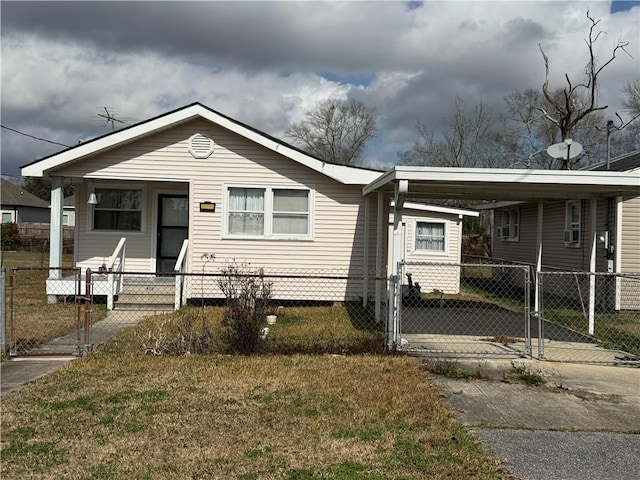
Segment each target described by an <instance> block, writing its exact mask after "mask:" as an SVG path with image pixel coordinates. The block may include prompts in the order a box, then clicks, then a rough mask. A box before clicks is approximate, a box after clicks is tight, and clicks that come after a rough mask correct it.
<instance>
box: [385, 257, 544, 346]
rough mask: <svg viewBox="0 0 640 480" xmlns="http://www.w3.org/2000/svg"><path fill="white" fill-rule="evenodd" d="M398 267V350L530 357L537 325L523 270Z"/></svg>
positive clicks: (444, 265) (478, 266)
mask: <svg viewBox="0 0 640 480" xmlns="http://www.w3.org/2000/svg"><path fill="white" fill-rule="evenodd" d="M399 267H400V268H399V274H398V283H401V284H400V285H396V292H397V297H396V298H397V299H398V301H397V304H398V309H399V315H398V324H399V334H400V340H399V345H398V347H399V348H400V349H401V350H403V351H410V352H412V353H438V354H452V355H457V356H460V355H479V354H480V355H497V356H502V355H510V356H514V357H529V356H531V338H532V335H533V336H535V335H537V323H536V322H534V325H532V324H531V312H530V299H531V276H530V270H529V267H528V266H522V265H503V264H472V263H464V264H462V263H458V264H452V263H435V262H401V263H400V264H399ZM398 289H399V290H398Z"/></svg>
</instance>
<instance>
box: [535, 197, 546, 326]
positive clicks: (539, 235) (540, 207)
mask: <svg viewBox="0 0 640 480" xmlns="http://www.w3.org/2000/svg"><path fill="white" fill-rule="evenodd" d="M543 212H544V203H543V200H538V230H537V233H536V241H537V244H538V246H537V253H536V278H535V280H534V281H535V292H534V295H535V298H534V303H535V305H534V311H535V313H536V315H540V295H541V294H542V292H541V291H540V272H542V216H543Z"/></svg>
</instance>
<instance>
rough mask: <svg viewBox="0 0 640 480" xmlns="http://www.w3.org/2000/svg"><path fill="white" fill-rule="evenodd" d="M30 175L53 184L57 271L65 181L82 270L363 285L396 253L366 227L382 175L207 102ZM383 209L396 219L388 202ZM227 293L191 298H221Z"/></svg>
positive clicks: (322, 296) (355, 293)
mask: <svg viewBox="0 0 640 480" xmlns="http://www.w3.org/2000/svg"><path fill="white" fill-rule="evenodd" d="M22 173H23V175H24V176H36V177H39V176H47V177H50V178H51V180H52V197H51V198H52V201H51V206H52V209H51V223H52V238H51V258H50V264H51V265H52V266H56V265H59V264H60V263H59V262H60V259H59V257H58V255H59V248H58V244H59V242H60V241H59V239H58V237H57V232H58V229H59V227H60V225H61V224H62V223H63V211H64V209H63V202H62V198H61V191H62V190H61V187H62V185H63V184H64V183H73V184H74V187H75V221H76V233H75V235H76V237H75V250H74V264H75V265H76V266H77V267H79V268H80V269H81V270H82V271H83V272H84V271H85V270H86V269H87V268H90V269H92V270H93V271H94V272H96V271H98V270H99V269H100V267H101V266H102V265H103V264H105V265H107V264H108V267H109V268H112V269H119V270H124V271H126V272H135V273H145V272H146V273H149V274H152V273H157V272H174V271H176V268H177V270H178V271H184V272H202V271H209V270H210V269H212V268H213V267H216V268H219V266H221V265H225V264H226V263H227V262H231V261H233V260H235V261H237V262H248V263H251V265H252V266H255V267H256V268H258V267H260V268H263V269H264V270H265V271H266V272H269V271H277V272H278V273H281V274H282V273H287V272H289V273H299V272H300V271H307V272H316V273H317V272H327V271H329V270H331V271H333V272H335V273H340V274H342V275H344V276H348V275H350V276H353V275H363V274H364V273H369V272H371V271H373V269H374V266H375V265H376V260H375V258H376V255H383V254H384V253H386V252H384V251H379V252H377V251H376V241H375V236H376V229H375V228H369V226H367V225H366V220H365V217H366V215H369V216H373V218H377V215H378V214H377V209H378V204H377V203H375V202H370V201H369V200H367V199H365V198H364V197H363V195H362V188H363V187H364V186H365V185H367V184H368V183H369V182H371V181H372V180H373V179H375V178H377V177H378V176H379V175H380V174H381V173H382V172H380V171H376V170H371V169H366V168H359V167H351V166H345V165H335V164H331V163H327V162H324V161H322V160H319V159H317V158H314V157H311V156H309V155H308V154H306V153H304V152H302V151H301V150H298V149H296V148H294V147H292V146H290V145H288V144H286V143H284V142H282V141H280V140H277V139H275V138H273V137H271V136H269V135H267V134H265V133H263V132H260V131H258V130H256V129H254V128H252V127H250V126H248V125H245V124H242V123H240V122H238V121H235V120H233V119H231V118H229V117H227V116H224V115H222V114H220V113H218V112H216V111H214V110H211V109H209V108H207V107H205V106H203V105H201V104H199V103H195V104H192V105H189V106H186V107H184V108H180V109H177V110H174V111H172V112H169V113H167V114H164V115H160V116H158V117H155V118H152V119H150V120H147V121H144V122H142V123H139V124H137V125H134V126H131V127H128V128H125V129H122V130H119V131H116V132H112V133H109V134H107V135H104V136H102V137H99V138H96V139H94V140H92V141H88V142H84V143H82V144H80V145H77V146H75V147H72V148H69V149H67V150H63V151H61V152H59V153H56V154H54V155H51V156H49V157H46V158H43V159H40V160H37V161H35V162H33V163H31V164H29V165H26V166H24V167H23V168H22ZM382 208H384V209H385V211H386V212H387V216H388V205H387V206H386V207H385V206H384V205H383V207H382ZM365 210H366V212H365ZM365 213H366V215H365ZM210 255H215V264H214V265H212V264H209V263H208V260H207V259H208V258H209V256H210ZM379 263H380V262H378V264H379ZM64 282H67V283H69V285H68V287H69V288H73V285H71V283H70V281H67V280H65V279H64V278H61V276H60V274H59V273H58V272H57V271H53V272H52V275H51V278H50V279H49V281H48V291H50V292H63V291H64V287H62V286H61V285H62V284H64ZM54 284H55V285H54ZM361 284H362V282H353V284H352V283H350V282H344V285H343V286H342V288H341V289H334V290H332V291H326V292H315V291H302V290H301V291H298V292H297V293H296V295H298V297H299V298H298V299H300V300H305V299H312V300H345V299H353V298H358V297H363V296H367V292H366V291H364V292H363V289H362V287H361ZM103 288H105V289H107V290H108V289H110V288H112V286H111V285H106V286H104V287H103ZM215 288H216V287H214V286H213V285H211V286H209V287H208V288H207V289H206V290H207V291H203V289H202V288H200V287H198V288H195V287H194V288H193V289H192V290H191V291H186V292H185V293H184V296H185V297H186V298H192V297H194V296H202V295H204V296H216V295H220V292H219V291H212V289H213V290H215ZM100 291H101V290H100V286H99V285H97V284H94V292H96V293H99V292H100ZM107 293H108V292H107ZM183 301H184V298H183Z"/></svg>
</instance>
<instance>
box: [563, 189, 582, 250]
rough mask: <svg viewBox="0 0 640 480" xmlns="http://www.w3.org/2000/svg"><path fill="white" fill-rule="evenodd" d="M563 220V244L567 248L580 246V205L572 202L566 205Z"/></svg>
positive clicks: (577, 201) (575, 201)
mask: <svg viewBox="0 0 640 480" xmlns="http://www.w3.org/2000/svg"><path fill="white" fill-rule="evenodd" d="M564 218H565V220H564V243H565V245H567V246H576V247H577V246H580V229H581V218H582V203H581V202H580V200H572V201H569V202H567V203H566V207H565V217H564Z"/></svg>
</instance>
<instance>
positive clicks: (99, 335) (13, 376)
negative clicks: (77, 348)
mask: <svg viewBox="0 0 640 480" xmlns="http://www.w3.org/2000/svg"><path fill="white" fill-rule="evenodd" d="M154 314H156V312H152V311H149V312H133V311H127V310H121V311H119V310H112V311H110V312H109V313H108V314H107V316H106V317H105V318H104V319H103V320H101V321H99V322H96V323H94V324H93V325H92V326H91V345H93V346H95V345H101V344H103V343H104V342H106V341H107V340H109V339H110V338H111V337H113V336H114V335H116V334H117V333H119V332H120V331H122V330H124V329H125V328H127V327H130V326H132V325H135V324H136V323H138V322H139V321H140V320H142V319H144V318H147V317H149V316H151V315H154ZM77 335H78V334H77V332H72V333H70V334H68V335H65V336H63V337H59V338H55V339H53V340H51V342H49V343H47V344H44V345H41V346H40V347H38V348H37V349H35V350H34V351H33V354H34V355H40V356H31V357H28V356H25V357H17V358H13V359H11V360H10V361H8V362H2V363H0V396H4V395H6V394H7V393H9V392H12V391H14V390H18V389H19V388H20V387H22V386H23V385H25V384H26V383H29V382H32V381H34V380H36V379H38V378H40V377H42V376H43V375H46V374H48V373H51V372H53V371H54V370H56V369H58V368H60V367H62V366H63V365H65V364H66V363H68V362H70V361H71V360H74V359H75V358H77V356H75V355H51V352H56V353H58V352H60V351H61V348H60V347H61V346H66V347H69V346H73V345H76V344H77ZM80 338H83V333H82V332H81V337H80Z"/></svg>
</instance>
